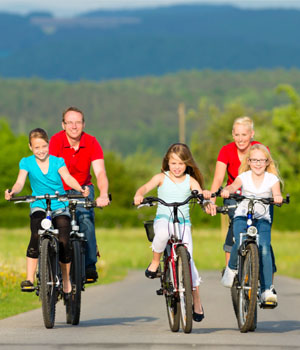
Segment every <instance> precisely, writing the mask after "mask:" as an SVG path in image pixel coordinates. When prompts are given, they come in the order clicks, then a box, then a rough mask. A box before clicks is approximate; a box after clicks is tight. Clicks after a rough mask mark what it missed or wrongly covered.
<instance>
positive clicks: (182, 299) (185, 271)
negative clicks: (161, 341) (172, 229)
mask: <svg viewBox="0 0 300 350" xmlns="http://www.w3.org/2000/svg"><path fill="white" fill-rule="evenodd" d="M176 254H177V281H178V293H179V303H180V316H181V317H180V318H181V326H182V329H183V331H184V333H190V332H191V331H192V325H193V299H192V283H191V273H190V264H189V258H188V253H187V250H186V248H185V247H184V246H179V247H178V248H177V250H176Z"/></svg>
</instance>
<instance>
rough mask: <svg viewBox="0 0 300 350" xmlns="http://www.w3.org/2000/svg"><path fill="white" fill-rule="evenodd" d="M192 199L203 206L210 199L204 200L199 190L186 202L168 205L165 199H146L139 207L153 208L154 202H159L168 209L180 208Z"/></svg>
mask: <svg viewBox="0 0 300 350" xmlns="http://www.w3.org/2000/svg"><path fill="white" fill-rule="evenodd" d="M220 191H221V189H219V190H218V191H217V192H214V193H212V195H211V197H217V196H218V195H219V192H220ZM191 199H197V200H199V201H200V202H201V204H203V203H204V202H205V201H209V200H208V199H207V200H206V199H204V197H203V194H202V193H198V191H197V190H193V191H192V194H191V195H190V196H188V198H187V199H186V200H184V201H183V202H173V203H167V202H165V201H164V200H163V199H161V198H158V197H145V198H144V199H143V201H142V202H141V204H140V205H138V208H141V207H142V206H145V205H148V206H152V205H153V202H158V203H160V204H162V205H164V206H166V207H180V206H182V205H185V204H187V203H188V202H189V201H190V200H191Z"/></svg>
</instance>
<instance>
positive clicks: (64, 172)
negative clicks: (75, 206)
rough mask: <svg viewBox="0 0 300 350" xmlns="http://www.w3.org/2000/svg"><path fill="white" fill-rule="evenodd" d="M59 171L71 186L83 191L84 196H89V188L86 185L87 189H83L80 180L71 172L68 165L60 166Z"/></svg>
mask: <svg viewBox="0 0 300 350" xmlns="http://www.w3.org/2000/svg"><path fill="white" fill-rule="evenodd" d="M58 173H59V175H60V176H61V177H62V179H63V180H64V182H65V183H66V184H67V185H68V186H69V187H71V188H73V189H74V190H76V191H78V192H81V193H82V195H83V196H84V197H87V196H88V195H89V193H90V190H89V188H88V187H87V186H85V189H83V188H82V187H81V186H80V184H79V182H78V181H77V180H76V179H75V178H74V177H73V176H72V175H71V174H70V173H69V170H68V168H67V167H66V166H62V167H61V168H59V170H58Z"/></svg>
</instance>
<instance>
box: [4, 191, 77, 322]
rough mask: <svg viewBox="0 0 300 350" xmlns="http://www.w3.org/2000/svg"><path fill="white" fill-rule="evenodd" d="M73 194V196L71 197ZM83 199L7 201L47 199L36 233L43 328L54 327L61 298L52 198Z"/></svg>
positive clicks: (47, 196) (21, 198)
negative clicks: (44, 211)
mask: <svg viewBox="0 0 300 350" xmlns="http://www.w3.org/2000/svg"><path fill="white" fill-rule="evenodd" d="M71 196H72V197H71ZM79 197H81V198H82V195H66V194H64V195H59V194H54V195H49V194H45V195H39V196H16V197H12V198H11V199H10V201H14V202H16V203H32V202H35V201H36V200H41V199H45V200H46V215H45V218H44V219H43V220H42V222H41V226H42V229H40V230H39V231H38V234H39V256H38V270H37V274H36V276H37V287H36V288H35V289H36V294H37V295H38V296H39V297H40V299H41V302H42V313H43V320H44V325H45V327H46V328H53V327H54V323H55V313H56V303H57V301H58V300H60V299H62V297H63V289H62V274H61V269H60V265H59V240H58V235H59V230H58V229H54V227H53V224H52V216H51V200H53V199H57V200H60V201H67V200H68V199H70V198H79Z"/></svg>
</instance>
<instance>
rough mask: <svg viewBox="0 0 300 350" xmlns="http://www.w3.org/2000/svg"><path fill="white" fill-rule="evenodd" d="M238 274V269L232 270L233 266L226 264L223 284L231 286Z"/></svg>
mask: <svg viewBox="0 0 300 350" xmlns="http://www.w3.org/2000/svg"><path fill="white" fill-rule="evenodd" d="M236 274H237V270H232V269H231V268H229V267H228V266H226V269H225V271H224V274H223V277H222V279H221V284H222V285H223V286H224V287H227V288H231V287H232V285H233V281H234V277H235V276H236Z"/></svg>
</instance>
